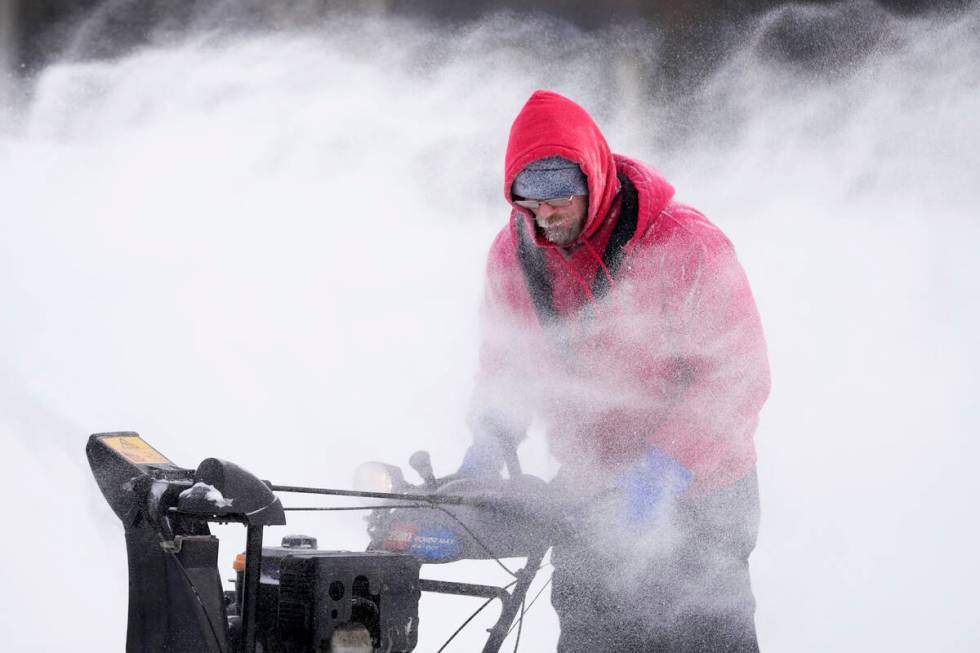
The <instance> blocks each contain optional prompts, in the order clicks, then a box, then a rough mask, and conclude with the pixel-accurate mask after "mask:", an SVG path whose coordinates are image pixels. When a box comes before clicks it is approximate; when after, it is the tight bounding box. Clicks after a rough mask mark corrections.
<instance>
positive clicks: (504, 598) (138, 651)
mask: <svg viewBox="0 0 980 653" xmlns="http://www.w3.org/2000/svg"><path fill="white" fill-rule="evenodd" d="M86 452H87V454H88V459H89V464H90V465H91V468H92V472H93V474H94V475H95V479H96V481H97V483H98V485H99V488H100V489H101V490H102V493H103V495H105V498H106V500H107V501H108V502H109V505H110V506H111V507H112V509H113V510H114V511H115V513H116V515H117V516H118V517H119V519H120V520H122V522H123V526H124V529H125V535H126V554H127V558H128V561H129V624H128V631H127V637H126V651H127V653H380V652H384V653H409V652H410V651H413V650H414V649H415V646H416V643H417V639H418V626H419V619H418V602H419V597H420V593H421V592H423V591H424V592H437V593H442V594H450V595H456V596H470V597H479V598H482V599H484V600H485V603H484V604H483V605H482V606H481V607H480V608H479V609H478V610H477V612H479V611H480V610H482V609H483V608H484V607H486V606H487V605H489V604H490V603H492V602H493V601H495V600H499V601H500V604H501V610H500V616H499V618H498V620H497V622H496V624H495V625H494V626H493V628H491V629H490V630H489V633H490V634H489V636H488V638H487V641H486V644H485V645H484V648H483V652H484V653H497V652H498V651H499V650H500V647H501V645H502V644H503V642H504V639H505V638H506V637H507V634H508V633H509V632H510V631H511V630H513V628H514V626H515V624H514V621H515V619H517V620H518V622H520V621H521V620H522V619H523V616H524V612H525V611H526V610H524V609H522V605H523V604H524V601H525V598H526V595H527V591H528V589H529V587H530V585H531V583H532V581H533V580H534V577H535V575H536V573H537V571H538V569H539V568H540V567H541V563H542V559H543V557H544V554H545V552H546V551H547V549H548V544H547V542H549V541H551V540H552V539H553V538H554V537H555V534H556V532H557V531H556V530H555V526H554V522H553V520H549V519H548V518H547V517H546V515H545V512H546V511H547V510H549V509H548V508H547V506H548V505H549V504H548V502H547V501H545V500H544V498H543V497H544V496H545V495H544V489H545V488H546V484H545V483H544V482H543V481H541V480H540V479H538V478H536V477H533V476H527V475H523V474H522V473H521V472H520V466H519V462H517V459H516V452H514V456H513V457H512V460H509V461H508V469H509V472H510V478H509V479H506V480H504V479H500V481H499V483H496V484H490V485H489V486H479V487H474V486H473V484H471V483H469V482H468V481H466V480H452V479H451V477H446V479H444V482H443V483H441V484H440V483H437V482H436V479H435V477H434V476H433V474H432V471H431V465H430V464H429V457H428V454H427V453H426V452H417V453H416V454H415V455H414V456H413V457H412V461H411V465H412V467H413V468H415V470H416V471H417V472H419V473H420V476H422V478H423V479H424V480H425V483H424V484H423V485H411V484H409V483H406V482H405V481H404V479H403V478H402V476H401V470H400V469H399V468H397V467H394V466H391V465H383V464H381V463H366V464H365V465H362V468H363V469H366V470H368V471H369V472H370V473H369V474H368V476H377V475H378V472H380V476H381V477H383V479H384V484H383V485H382V487H381V489H383V490H384V491H373V490H370V489H362V490H339V489H328V488H309V487H295V486H280V485H274V484H272V483H270V482H268V481H262V480H259V479H258V478H257V477H256V476H254V475H252V474H251V473H249V472H248V471H246V470H244V469H242V468H241V467H238V466H237V465H235V464H233V463H230V462H226V461H223V460H218V459H216V458H208V459H206V460H204V461H203V462H202V463H201V464H200V465H198V466H197V468H196V469H188V468H184V467H180V466H179V465H176V464H175V463H173V462H172V461H170V460H169V459H168V458H167V457H165V456H164V455H163V454H161V453H160V452H158V451H157V450H156V449H154V448H153V447H151V446H150V445H149V444H148V443H147V442H146V441H144V440H143V439H142V438H141V437H140V436H139V435H138V434H137V433H132V432H119V433H97V434H95V435H92V436H91V437H89V440H88V445H87V447H86ZM363 469H362V470H361V471H363ZM361 475H362V476H363V474H361ZM447 479H448V480H447ZM372 487H374V486H372ZM276 492H287V493H301V494H318V495H327V496H334V497H338V496H343V497H358V498H361V499H371V500H375V501H374V503H373V505H364V506H361V507H354V508H351V507H348V506H344V507H285V508H284V507H283V505H282V504H281V503H280V501H279V498H278V497H277V496H276V494H275V493H276ZM351 509H363V510H370V511H371V513H370V516H369V518H368V535H369V537H370V542H369V544H368V550H367V551H364V552H349V551H323V550H318V549H317V548H316V540H314V539H313V538H311V537H308V536H288V537H286V538H283V541H282V546H279V547H263V544H262V534H263V528H265V527H266V526H281V525H285V523H286V516H285V515H286V512H287V511H289V510H304V511H309V510H324V511H328V510H351ZM552 512H554V511H552ZM209 522H218V523H230V522H233V523H240V524H242V525H244V526H245V552H244V555H239V556H238V558H237V559H236V560H235V570H236V572H237V578H236V581H235V589H234V591H223V589H222V585H221V579H220V577H219V573H218V538H217V537H215V536H214V535H212V534H211V531H210V529H209V527H208V523H209ZM543 524H548V525H547V526H545V525H543ZM502 557H524V558H525V559H526V564H525V566H524V568H523V569H519V570H515V571H511V570H510V569H509V568H507V567H506V566H504V565H503V563H501V562H500V558H502ZM462 559H484V560H487V559H494V560H496V561H497V563H498V564H499V565H500V566H502V567H504V568H505V569H507V571H508V572H509V573H510V574H511V575H512V576H513V578H514V580H513V581H512V582H511V583H510V584H508V585H507V586H505V587H494V586H488V585H478V584H471V583H456V582H448V581H435V580H426V579H421V578H420V577H419V571H420V568H421V565H422V564H435V563H444V562H452V561H455V560H462ZM532 603H533V601H532ZM474 616H475V613H474ZM469 621H470V620H469V619H468V620H467V621H466V622H464V624H463V625H464V626H465V625H466V623H468V622H469ZM516 626H517V627H518V628H517V629H518V641H519V633H520V628H519V626H520V623H518V624H516ZM460 629H462V626H461V627H460ZM458 633H459V630H457V631H456V633H454V634H453V635H452V636H451V637H450V638H449V640H448V641H447V642H446V644H444V645H443V648H445V646H446V645H448V643H449V642H450V641H452V639H453V638H454V637H455V636H456V635H457V634H458ZM439 650H443V649H442V648H440V649H439Z"/></svg>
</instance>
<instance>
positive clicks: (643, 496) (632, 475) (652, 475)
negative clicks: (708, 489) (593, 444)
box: [621, 448, 694, 524]
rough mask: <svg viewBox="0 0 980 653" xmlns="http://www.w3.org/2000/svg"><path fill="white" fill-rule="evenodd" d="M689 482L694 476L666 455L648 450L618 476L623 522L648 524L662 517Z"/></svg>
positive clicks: (662, 452)
mask: <svg viewBox="0 0 980 653" xmlns="http://www.w3.org/2000/svg"><path fill="white" fill-rule="evenodd" d="M693 480H694V474H693V473H691V471H690V470H688V469H687V468H686V467H684V466H683V465H681V464H680V463H679V462H677V461H676V460H674V459H673V458H672V457H670V455H668V454H667V453H666V452H664V451H661V450H660V449H656V448H653V449H650V450H649V451H648V452H647V453H646V455H645V456H644V457H643V459H642V460H641V461H640V462H639V463H637V464H636V465H634V466H633V467H630V468H629V469H628V470H627V471H626V473H625V474H623V476H622V477H621V481H622V488H623V495H624V497H625V518H626V521H627V523H630V524H643V523H650V522H653V521H656V520H658V519H660V518H662V517H664V516H666V515H667V514H669V512H670V509H671V508H672V506H673V503H674V500H675V499H676V498H677V497H678V496H680V495H681V493H682V492H684V490H686V489H687V488H688V486H689V485H690V484H691V481H693Z"/></svg>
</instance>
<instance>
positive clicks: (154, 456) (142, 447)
mask: <svg viewBox="0 0 980 653" xmlns="http://www.w3.org/2000/svg"><path fill="white" fill-rule="evenodd" d="M102 441H103V442H105V443H106V444H107V445H109V446H110V447H111V448H112V449H113V450H114V451H115V452H116V453H118V454H120V455H121V456H122V457H123V458H125V459H126V460H128V461H129V462H131V463H133V464H134V465H172V464H173V463H172V462H170V460H168V459H167V457H166V456H164V455H163V454H162V453H160V452H159V451H157V450H156V449H154V448H153V447H151V446H150V445H149V444H147V443H146V442H145V441H144V440H143V438H141V437H139V436H138V435H113V436H109V437H107V438H102Z"/></svg>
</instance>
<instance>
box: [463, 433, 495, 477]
mask: <svg viewBox="0 0 980 653" xmlns="http://www.w3.org/2000/svg"><path fill="white" fill-rule="evenodd" d="M504 462H505V460H504V453H503V451H502V450H501V445H500V442H499V441H498V440H497V438H496V437H494V436H493V435H489V434H483V435H482V436H477V437H474V438H473V444H471V445H470V448H469V449H467V450H466V454H465V455H464V456H463V464H462V465H460V466H459V469H458V470H457V471H456V474H458V475H459V476H465V477H467V478H482V479H486V478H500V472H501V470H502V469H503V468H504Z"/></svg>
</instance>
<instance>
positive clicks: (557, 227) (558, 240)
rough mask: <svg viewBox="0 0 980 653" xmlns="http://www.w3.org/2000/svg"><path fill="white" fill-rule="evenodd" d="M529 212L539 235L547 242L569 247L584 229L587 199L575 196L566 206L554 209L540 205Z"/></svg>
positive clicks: (586, 197) (582, 196)
mask: <svg viewBox="0 0 980 653" xmlns="http://www.w3.org/2000/svg"><path fill="white" fill-rule="evenodd" d="M531 211H532V212H533V213H534V222H535V224H537V225H538V229H540V230H541V235H542V236H544V238H545V239H546V240H547V241H548V242H550V243H552V244H554V245H561V246H564V245H571V244H572V243H574V242H575V240H576V239H577V238H578V237H579V234H581V233H582V229H583V228H585V218H586V217H587V216H588V215H589V198H588V196H587V195H576V196H574V197H572V203H571V204H569V205H568V206H563V207H561V208H555V207H553V206H551V205H549V204H541V206H539V207H538V208H536V209H531Z"/></svg>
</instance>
